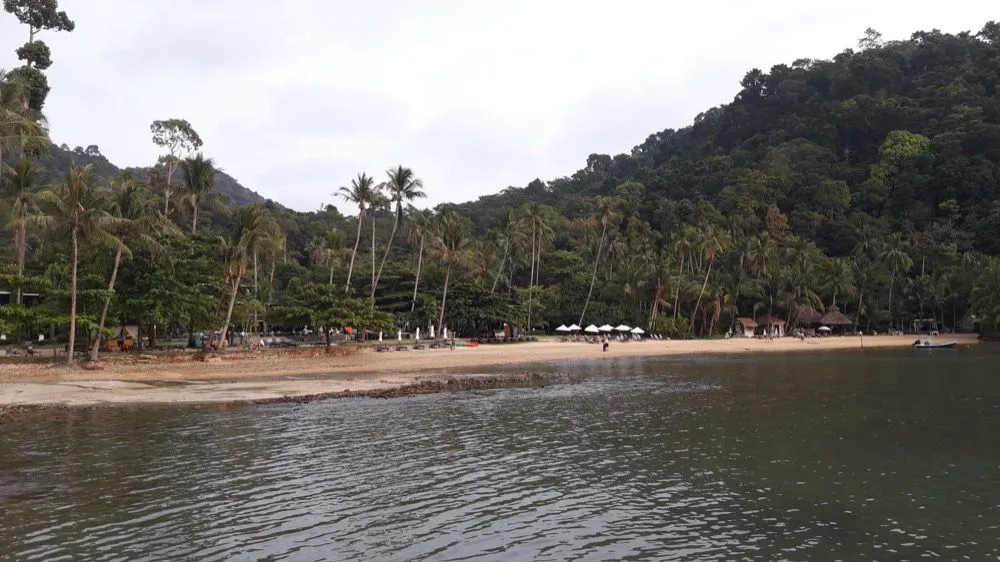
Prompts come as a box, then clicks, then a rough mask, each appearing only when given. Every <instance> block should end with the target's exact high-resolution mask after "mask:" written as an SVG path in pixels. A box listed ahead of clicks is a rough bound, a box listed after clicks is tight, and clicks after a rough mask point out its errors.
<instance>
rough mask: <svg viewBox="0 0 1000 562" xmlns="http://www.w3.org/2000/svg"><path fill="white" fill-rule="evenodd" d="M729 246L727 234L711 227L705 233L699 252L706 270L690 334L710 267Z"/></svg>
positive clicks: (710, 272)
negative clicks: (705, 263)
mask: <svg viewBox="0 0 1000 562" xmlns="http://www.w3.org/2000/svg"><path fill="white" fill-rule="evenodd" d="M731 245H732V238H730V236H729V234H728V233H726V232H718V231H716V230H715V229H714V228H711V227H709V228H708V229H707V230H706V231H705V234H704V237H703V238H702V242H701V245H700V248H699V250H700V252H701V256H702V258H703V259H704V260H705V261H706V262H708V269H707V270H706V271H705V280H704V281H703V282H702V284H701V291H700V292H699V293H698V301H697V302H696V303H695V305H694V312H693V313H692V314H691V333H694V320H695V318H696V317H697V316H698V307H699V306H701V299H702V298H703V297H704V296H705V288H706V287H707V286H708V278H709V277H710V276H711V275H712V266H713V265H715V260H716V258H718V257H719V255H720V254H722V253H723V252H725V251H727V250H728V249H729V247H730V246H731Z"/></svg>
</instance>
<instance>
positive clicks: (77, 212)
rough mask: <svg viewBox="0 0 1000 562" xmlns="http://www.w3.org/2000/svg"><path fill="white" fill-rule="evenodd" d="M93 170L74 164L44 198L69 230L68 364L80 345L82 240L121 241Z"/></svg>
mask: <svg viewBox="0 0 1000 562" xmlns="http://www.w3.org/2000/svg"><path fill="white" fill-rule="evenodd" d="M91 173H92V169H91V167H90V166H89V165H88V166H77V165H74V166H72V167H70V169H69V171H68V172H67V173H66V177H65V179H64V180H63V181H62V182H61V183H60V184H59V185H57V186H56V188H55V190H54V191H49V192H45V193H44V196H43V200H44V201H45V202H47V203H49V204H51V206H52V207H53V209H54V211H55V212H54V218H53V221H52V224H53V225H54V226H55V227H57V228H59V229H60V230H63V231H68V233H69V238H70V244H71V246H70V247H71V251H72V253H71V256H72V273H71V274H70V275H71V277H70V278H71V281H70V305H69V306H70V308H69V353H67V358H66V363H67V364H69V365H72V364H73V363H74V356H73V352H74V349H75V345H76V299H77V267H78V264H79V261H80V243H81V241H84V240H88V239H89V240H95V241H97V242H100V243H104V244H107V245H112V244H118V243H119V241H118V240H117V239H116V238H115V237H114V236H112V235H111V234H110V232H109V231H108V229H113V228H115V227H116V226H117V225H118V224H120V221H119V220H117V219H114V218H113V217H112V216H111V215H109V214H108V213H107V211H105V210H104V208H103V207H104V204H105V202H104V200H103V199H102V197H101V194H100V193H98V192H97V191H96V190H94V189H93V188H92V187H91V182H90V177H91Z"/></svg>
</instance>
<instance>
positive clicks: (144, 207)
mask: <svg viewBox="0 0 1000 562" xmlns="http://www.w3.org/2000/svg"><path fill="white" fill-rule="evenodd" d="M152 201H153V198H152V197H151V196H150V193H148V191H147V190H146V188H145V186H143V185H141V184H139V183H138V182H137V181H135V178H133V177H131V175H125V176H123V177H121V178H119V179H117V180H115V181H113V182H112V185H111V189H110V197H109V199H108V201H107V203H108V205H107V207H108V214H110V215H111V216H112V217H114V218H115V219H116V220H115V224H114V225H113V227H112V228H113V231H112V233H113V234H114V236H115V237H116V240H115V242H116V244H115V259H114V265H112V267H111V276H110V277H109V279H108V294H107V296H106V297H105V298H104V307H103V308H102V309H101V317H100V320H99V321H98V324H97V330H95V331H94V336H93V341H92V342H91V348H90V360H91V361H96V360H97V355H98V352H99V351H100V348H101V335H102V333H103V331H104V326H105V323H106V322H107V319H108V308H109V307H110V306H111V299H112V298H113V297H114V294H115V292H114V291H115V282H116V281H117V279H118V269H119V267H120V266H121V263H122V256H123V255H127V256H129V257H131V255H132V252H133V251H135V250H138V249H142V250H144V251H146V252H147V253H149V254H150V255H151V256H153V257H159V258H163V257H166V256H168V255H169V254H168V253H167V249H166V248H165V247H164V246H163V244H161V242H160V240H161V239H162V238H163V237H164V236H167V235H170V234H174V233H176V232H177V229H176V227H175V226H174V225H173V223H171V222H170V221H169V220H167V218H166V217H164V216H163V215H162V214H161V213H160V212H159V211H157V210H156V209H155V208H154V207H153V205H152Z"/></svg>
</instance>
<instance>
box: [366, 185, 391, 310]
mask: <svg viewBox="0 0 1000 562" xmlns="http://www.w3.org/2000/svg"><path fill="white" fill-rule="evenodd" d="M388 206H389V198H388V197H386V195H385V183H380V184H378V185H376V186H375V192H374V193H373V194H372V200H371V202H370V203H369V204H368V212H369V213H370V214H371V216H372V284H371V286H372V287H374V286H375V255H376V254H375V242H376V236H375V215H376V214H378V212H379V211H382V210H384V209H385V208H386V207H388ZM372 310H374V307H373V308H372Z"/></svg>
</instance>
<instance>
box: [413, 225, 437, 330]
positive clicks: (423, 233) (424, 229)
mask: <svg viewBox="0 0 1000 562" xmlns="http://www.w3.org/2000/svg"><path fill="white" fill-rule="evenodd" d="M433 221H434V215H433V214H432V213H431V212H430V211H427V210H418V209H413V208H411V209H410V229H409V234H408V235H407V239H408V241H409V242H410V244H418V245H419V247H420V249H419V250H418V251H417V277H416V279H415V280H414V281H413V300H411V301H410V312H413V311H414V310H416V308H417V288H418V287H419V286H420V270H421V268H422V267H423V265H424V242H426V240H427V236H428V235H429V234H430V233H431V229H432V228H433Z"/></svg>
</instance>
